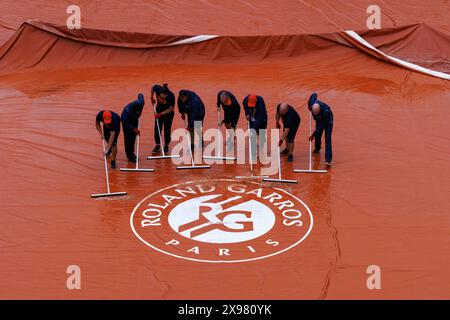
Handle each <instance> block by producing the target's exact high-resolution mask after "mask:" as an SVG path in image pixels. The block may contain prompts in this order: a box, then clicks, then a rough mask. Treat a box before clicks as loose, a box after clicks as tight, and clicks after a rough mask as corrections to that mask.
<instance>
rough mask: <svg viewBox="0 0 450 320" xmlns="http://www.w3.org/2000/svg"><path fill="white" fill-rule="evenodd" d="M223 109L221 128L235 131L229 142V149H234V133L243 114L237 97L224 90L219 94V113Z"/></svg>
mask: <svg viewBox="0 0 450 320" xmlns="http://www.w3.org/2000/svg"><path fill="white" fill-rule="evenodd" d="M221 107H222V108H223V113H224V116H223V120H222V123H221V124H220V126H222V125H225V128H226V129H227V130H229V129H233V135H230V137H229V138H228V141H227V146H228V148H231V147H232V145H233V144H232V141H233V140H234V132H235V131H236V126H237V123H238V121H239V116H240V113H241V106H240V105H239V102H238V101H237V99H236V97H235V96H234V95H233V94H232V93H231V92H230V91H226V90H222V91H220V92H219V93H218V94H217V112H220V108H221Z"/></svg>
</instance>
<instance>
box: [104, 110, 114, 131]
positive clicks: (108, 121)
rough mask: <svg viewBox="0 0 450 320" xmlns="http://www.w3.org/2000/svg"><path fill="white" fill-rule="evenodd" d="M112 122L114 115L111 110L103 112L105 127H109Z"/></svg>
mask: <svg viewBox="0 0 450 320" xmlns="http://www.w3.org/2000/svg"><path fill="white" fill-rule="evenodd" d="M111 122H112V113H111V111H109V110H105V111H103V123H104V124H105V126H107V127H108V126H109V125H110V124H111Z"/></svg>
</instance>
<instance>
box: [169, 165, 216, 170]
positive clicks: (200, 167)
mask: <svg viewBox="0 0 450 320" xmlns="http://www.w3.org/2000/svg"><path fill="white" fill-rule="evenodd" d="M191 169H211V166H178V167H177V170H191Z"/></svg>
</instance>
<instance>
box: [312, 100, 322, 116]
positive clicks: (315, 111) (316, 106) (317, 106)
mask: <svg viewBox="0 0 450 320" xmlns="http://www.w3.org/2000/svg"><path fill="white" fill-rule="evenodd" d="M311 111H312V113H313V114H314V115H315V116H317V115H318V114H319V113H320V104H318V103H314V104H313V105H312V108H311Z"/></svg>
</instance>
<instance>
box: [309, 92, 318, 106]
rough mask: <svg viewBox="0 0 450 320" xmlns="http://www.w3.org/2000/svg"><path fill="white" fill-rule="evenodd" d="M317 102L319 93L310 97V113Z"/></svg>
mask: <svg viewBox="0 0 450 320" xmlns="http://www.w3.org/2000/svg"><path fill="white" fill-rule="evenodd" d="M316 102H317V93H315V92H314V93H313V94H312V95H311V96H310V97H309V100H308V109H309V111H311V108H312V106H313V104H314V103H316Z"/></svg>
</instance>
